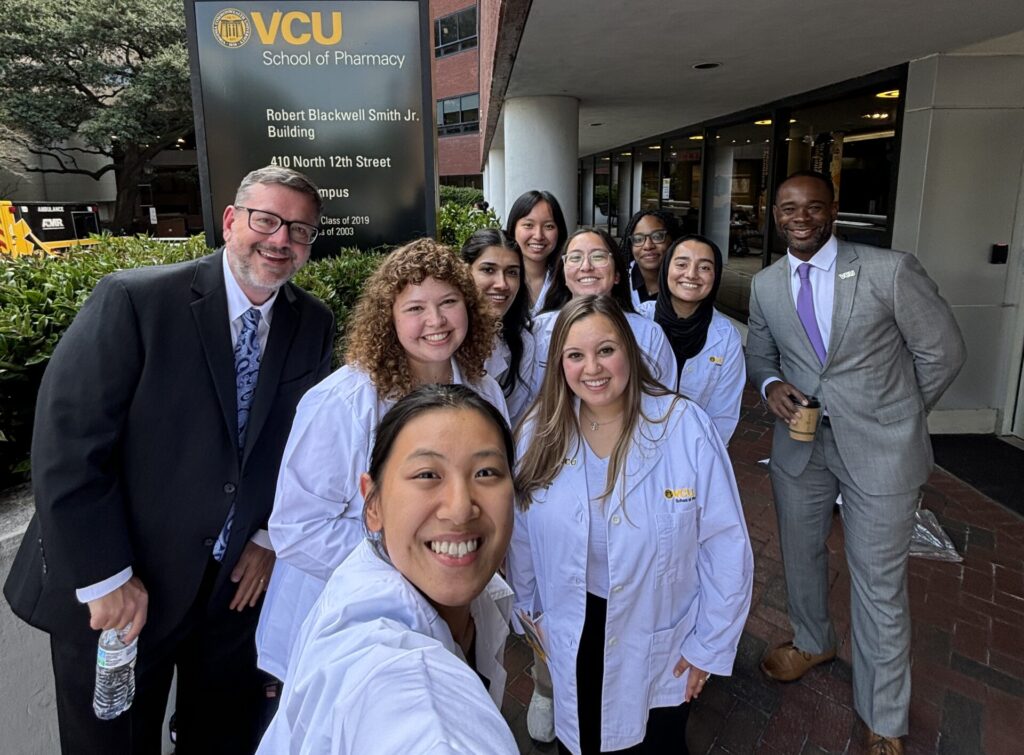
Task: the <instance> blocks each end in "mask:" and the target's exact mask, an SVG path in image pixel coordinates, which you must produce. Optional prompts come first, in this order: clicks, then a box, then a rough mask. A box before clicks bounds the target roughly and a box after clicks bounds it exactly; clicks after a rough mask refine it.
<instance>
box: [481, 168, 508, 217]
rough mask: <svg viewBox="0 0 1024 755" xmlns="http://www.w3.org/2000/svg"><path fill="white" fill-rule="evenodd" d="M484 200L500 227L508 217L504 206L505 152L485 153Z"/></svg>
mask: <svg viewBox="0 0 1024 755" xmlns="http://www.w3.org/2000/svg"><path fill="white" fill-rule="evenodd" d="M484 175H485V176H486V182H485V183H484V199H486V200H487V202H488V203H489V204H490V205H491V209H492V210H494V214H495V215H497V216H498V217H499V218H500V219H501V224H502V226H504V225H505V218H507V217H508V207H506V206H505V150H503V149H492V150H491V151H490V152H488V153H487V167H486V168H484Z"/></svg>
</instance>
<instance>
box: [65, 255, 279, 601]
mask: <svg viewBox="0 0 1024 755" xmlns="http://www.w3.org/2000/svg"><path fill="white" fill-rule="evenodd" d="M221 262H222V264H223V268H224V291H225V293H226V294H227V304H228V324H229V325H230V327H231V348H232V349H234V348H235V344H237V343H238V337H239V336H240V335H242V315H244V314H245V313H246V312H247V311H248V310H250V309H252V308H253V307H255V308H256V309H258V310H259V311H260V324H259V326H258V327H257V328H256V338H257V339H258V340H259V343H260V354H264V353H266V349H267V338H268V337H269V336H270V321H271V319H272V318H273V316H274V302H275V301H277V291H274V293H273V294H271V295H270V298H269V299H267V300H266V301H265V302H263V303H262V304H253V303H252V302H251V301H249V297H247V296H246V295H245V293H244V292H243V291H242V288H241V286H239V285H238V281H237V280H235V274H234V272H232V270H231V268H230V267H229V266H228V253H227V250H226V249H225V250H224V252H223V254H221ZM251 540H252V542H254V543H256V545H259V546H262V547H264V548H266V549H267V550H271V549H272V547H273V546H271V544H270V535H269V534H268V533H267V531H266V530H257V531H256V532H254V533H253V535H252V538H251ZM132 573H133V572H132V567H130V566H128V567H126V568H124V569H122V570H121V571H119V572H118V573H117V574H115V575H114V576H112V577H107V578H106V579H104V580H103V581H102V582H96V583H95V584H92V585H89V586H88V587H83V588H81V589H79V590H75V597H76V598H78V602H79V603H88V602H89V601H90V600H98V599H99V598H102V597H103V596H104V595H109V594H110V593H112V592H113V591H114V590H116V589H117V588H118V587H120V586H121V585H123V584H125V583H126V582H127V581H128V580H129V579H131V578H132Z"/></svg>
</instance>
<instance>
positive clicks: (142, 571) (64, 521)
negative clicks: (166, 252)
mask: <svg viewBox="0 0 1024 755" xmlns="http://www.w3.org/2000/svg"><path fill="white" fill-rule="evenodd" d="M221 254H222V252H221V251H218V252H217V253H215V254H212V255H209V256H207V257H203V258H202V259H199V260H195V261H191V262H185V263H180V264H176V265H169V266H161V267H152V268H143V269H136V270H127V271H123V272H119V273H115V274H113V275H110V276H107V277H106V278H104V279H103V280H102V281H101V282H100V283H99V285H97V287H96V290H95V291H94V292H93V294H92V295H91V296H90V297H89V299H88V301H87V302H86V303H85V305H84V306H83V308H82V310H81V311H80V312H79V314H78V316H77V317H76V318H75V320H74V322H73V323H72V325H71V327H70V328H69V329H68V331H67V333H66V334H65V335H64V337H63V338H62V339H61V341H60V343H59V344H58V346H57V348H56V349H55V351H54V354H53V357H52V359H51V360H50V364H49V365H48V367H47V369H46V373H45V375H44V376H43V381H42V384H41V387H40V390H39V397H38V403H37V407H36V419H35V430H34V437H33V442H32V480H33V492H34V494H35V500H36V515H35V517H33V520H32V522H31V524H30V525H29V529H28V532H27V533H26V536H25V539H24V541H23V542H22V544H21V548H20V550H19V552H18V554H17V556H16V557H15V561H14V564H13V565H12V568H11V573H10V576H9V578H8V580H7V583H6V584H5V586H4V594H5V595H6V596H7V599H8V601H9V602H10V604H11V608H12V609H13V610H14V612H15V613H16V614H17V615H18V616H20V617H21V618H23V619H24V620H25V621H27V622H29V623H30V624H32V625H34V626H36V627H38V628H40V629H43V630H45V631H47V632H50V633H51V634H53V635H55V636H59V635H61V634H62V633H68V634H69V636H70V635H71V634H72V633H77V632H81V631H87V630H88V621H89V619H88V609H87V608H86V607H85V606H83V605H81V604H79V603H78V602H77V600H76V598H75V593H74V591H75V589H76V588H82V587H86V586H88V585H91V584H95V583H97V582H99V581H101V580H104V579H106V578H108V577H111V576H113V575H114V574H117V573H118V572H119V571H121V570H123V569H124V568H125V567H127V566H131V567H132V569H133V571H134V573H135V575H136V576H138V577H139V578H140V579H141V580H142V583H143V584H144V585H145V586H146V589H147V590H148V591H149V595H150V605H149V614H148V619H147V624H146V628H145V629H144V630H143V631H144V635H145V636H146V637H147V638H148V641H149V642H154V641H158V640H159V639H161V638H162V637H165V636H167V634H169V633H170V632H171V630H172V629H173V628H174V627H175V626H177V625H178V624H179V623H180V622H181V620H182V619H183V617H184V616H185V613H186V611H187V610H188V608H189V607H190V606H191V605H192V604H193V602H194V601H195V598H196V595H197V593H198V590H199V586H200V582H201V580H202V577H203V574H204V571H205V569H206V567H207V565H208V563H209V559H210V553H211V550H212V546H213V543H214V541H215V540H216V538H217V535H218V533H219V532H220V529H221V527H222V526H223V524H224V521H225V519H226V517H227V514H228V509H229V508H230V506H231V504H232V503H233V502H234V503H235V504H236V512H235V518H234V524H233V528H232V532H231V537H230V540H229V544H228V550H227V553H226V554H225V556H224V559H223V561H222V568H221V570H220V573H219V575H218V578H217V581H216V583H215V584H214V587H213V593H212V597H211V599H210V600H211V606H217V605H222V606H223V607H224V610H226V606H227V603H228V602H229V601H230V599H231V596H232V595H233V593H234V590H235V585H234V584H232V583H230V582H229V581H228V577H229V576H230V573H231V569H232V568H233V567H234V565H235V563H236V562H237V560H238V557H239V555H240V554H241V552H242V548H243V547H244V546H245V544H246V542H247V541H248V540H249V538H250V537H251V535H252V534H253V532H255V531H256V530H257V529H260V528H261V527H265V526H266V522H267V518H268V516H269V515H270V509H271V505H272V503H273V500H274V488H275V484H276V480H277V471H278V465H279V464H280V460H281V454H282V451H283V450H284V445H285V441H286V440H287V438H288V433H289V430H290V428H291V423H292V418H293V416H294V413H295V405H296V404H297V403H298V401H299V399H300V398H301V397H302V394H303V393H305V391H306V390H307V389H309V388H310V387H311V386H313V385H315V384H316V383H317V382H318V381H319V380H320V379H322V378H323V377H325V376H326V375H327V374H328V372H329V370H330V358H331V349H332V341H333V333H334V326H333V318H332V316H331V313H330V311H329V310H328V309H327V308H326V307H325V306H324V305H323V304H322V303H321V302H319V301H318V300H316V299H315V298H313V297H312V296H310V295H309V294H307V293H306V292H304V291H302V290H301V289H300V288H298V287H296V286H294V285H292V284H290V283H289V284H286V285H285V286H283V287H282V288H281V289H280V291H279V293H278V297H277V300H276V301H275V303H274V310H273V318H272V320H271V327H270V334H269V337H268V340H267V346H266V350H265V352H264V355H263V359H262V362H261V366H260V375H259V380H258V383H257V387H256V395H255V396H254V398H253V404H252V409H251V413H250V418H249V424H248V429H247V431H246V443H245V449H244V451H243V452H242V453H241V454H239V452H238V448H237V442H236V437H237V419H236V410H235V369H234V358H233V349H232V342H231V332H230V325H229V322H228V314H227V298H226V293H225V290H224V273H223V269H222V261H221Z"/></svg>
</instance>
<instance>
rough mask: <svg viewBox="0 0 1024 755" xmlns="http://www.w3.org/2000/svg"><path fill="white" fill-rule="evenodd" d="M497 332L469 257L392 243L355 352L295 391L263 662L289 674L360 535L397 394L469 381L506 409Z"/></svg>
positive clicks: (353, 342) (264, 616) (425, 242)
mask: <svg viewBox="0 0 1024 755" xmlns="http://www.w3.org/2000/svg"><path fill="white" fill-rule="evenodd" d="M496 333H497V321H496V319H495V317H494V316H493V315H492V314H491V312H490V308H489V307H488V306H487V304H485V303H484V301H483V300H482V299H481V297H480V294H479V292H478V291H477V288H476V286H475V284H474V283H473V278H472V276H471V275H470V272H469V268H468V267H467V266H466V265H465V263H463V262H462V260H460V259H459V258H458V256H457V255H456V253H455V252H454V251H453V250H451V249H449V248H448V247H446V246H443V245H441V244H438V243H437V242H436V241H433V240H431V239H420V240H418V241H414V242H412V243H410V244H407V245H406V246H404V247H401V248H399V249H396V250H395V251H393V252H391V254H389V255H388V256H387V257H385V258H384V261H383V262H382V263H381V265H380V267H379V268H378V269H377V270H376V271H375V272H374V274H373V275H372V276H370V278H369V279H368V280H367V282H366V285H365V286H364V289H363V294H362V296H361V297H360V300H359V303H358V305H357V306H356V310H355V312H354V313H353V316H352V319H351V320H350V322H349V326H348V334H347V347H348V348H347V353H346V355H345V356H346V362H347V364H345V366H344V367H342V368H341V369H339V370H337V371H336V372H334V373H333V374H331V375H330V376H329V377H327V378H326V379H325V380H323V381H322V382H320V383H319V384H318V385H316V386H314V387H313V388H312V389H311V390H310V391H309V392H308V393H307V394H306V395H305V396H303V398H302V400H301V401H299V405H298V408H297V409H296V413H295V420H294V422H293V423H292V429H291V433H290V435H289V436H288V443H287V445H286V446H285V450H284V455H283V457H282V459H281V469H280V472H279V474H278V480H277V492H276V495H275V498H274V508H273V511H272V512H271V514H270V526H269V530H270V539H271V542H272V543H273V545H274V550H275V551H276V553H277V563H276V564H275V565H274V572H273V574H272V576H271V579H270V586H269V588H268V590H267V595H266V600H265V602H264V604H263V610H262V612H261V614H260V623H259V626H258V627H257V629H256V648H257V651H258V653H259V656H258V657H259V667H260V668H262V669H263V670H264V671H268V672H269V673H271V674H273V675H274V676H276V677H277V678H278V679H284V677H285V674H286V673H287V668H288V657H289V655H290V653H291V649H292V646H293V645H294V643H295V638H296V636H297V634H298V630H299V627H300V626H301V625H302V621H303V619H304V618H305V617H306V614H307V613H308V612H309V609H310V607H312V605H313V603H314V602H315V601H316V599H317V597H319V595H320V592H321V590H323V587H324V583H325V582H326V581H327V578H328V577H330V576H331V573H332V572H333V571H334V569H335V568H336V567H337V566H338V564H340V563H341V562H342V561H343V560H344V559H345V557H346V556H348V554H349V553H351V552H352V550H353V549H354V548H355V547H356V545H358V544H359V543H360V542H361V541H362V539H363V525H362V521H363V520H362V503H363V502H362V497H361V496H360V495H359V475H360V474H361V473H362V472H364V471H366V469H367V467H368V464H367V460H368V458H369V454H370V448H371V446H372V444H373V433H374V428H376V427H377V423H378V422H380V419H381V417H383V416H384V413H385V412H386V411H387V410H388V409H389V408H390V407H391V406H392V405H393V404H394V403H395V401H397V400H398V399H399V398H401V397H402V396H404V395H405V394H407V393H409V392H410V391H412V390H413V389H414V388H416V387H417V386H418V385H424V384H430V383H465V384H468V385H469V386H470V387H472V388H473V389H474V390H475V391H476V392H477V393H479V394H480V395H482V396H483V397H484V398H486V399H487V400H488V401H490V402H491V403H492V404H494V406H496V407H497V408H498V409H499V410H500V411H501V412H502V413H503V414H505V413H506V410H505V399H504V397H503V396H502V393H501V388H500V387H499V386H498V384H497V383H496V382H495V381H494V379H493V378H492V377H490V376H489V375H486V374H484V361H485V360H486V359H487V357H488V356H489V355H490V353H491V348H492V345H493V343H494V338H495V334H496Z"/></svg>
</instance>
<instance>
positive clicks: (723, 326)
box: [640, 234, 747, 445]
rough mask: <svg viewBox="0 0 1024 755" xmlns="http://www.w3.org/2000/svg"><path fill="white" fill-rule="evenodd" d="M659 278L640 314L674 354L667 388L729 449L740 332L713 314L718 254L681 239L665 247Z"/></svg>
mask: <svg viewBox="0 0 1024 755" xmlns="http://www.w3.org/2000/svg"><path fill="white" fill-rule="evenodd" d="M658 279H659V291H658V297H657V301H656V302H647V303H645V304H643V305H641V308H640V311H641V312H642V313H643V314H644V315H646V316H647V317H651V318H653V319H654V321H655V322H656V323H658V325H660V326H661V328H662V330H664V331H665V335H666V336H668V342H669V344H671V346H672V353H673V354H675V358H676V368H677V370H678V373H677V376H676V378H675V379H674V380H670V381H668V382H667V383H666V384H667V385H669V386H675V387H676V389H677V390H678V391H679V392H680V393H681V394H683V395H684V396H686V397H687V398H689V399H691V400H692V401H696V402H697V403H698V404H699V405H700V406H701V408H702V409H704V411H706V412H707V413H708V415H709V416H710V417H711V421H712V422H713V423H714V424H715V428H716V429H717V430H718V432H719V434H720V435H721V436H722V440H723V441H724V442H725V443H726V444H727V445H728V443H729V439H730V438H732V434H733V432H734V431H735V430H736V423H737V422H739V419H740V402H741V400H742V398H743V386H744V384H745V383H746V380H747V368H746V365H745V363H744V359H743V343H742V341H741V340H740V334H739V331H738V330H736V326H735V325H733V324H732V322H731V321H730V320H729V318H728V317H726V316H725V315H723V314H721V313H720V312H718V310H716V309H715V296H716V295H717V294H718V287H719V285H720V284H721V280H722V252H721V251H720V250H719V249H718V246H717V245H716V244H715V242H713V241H712V240H711V239H708V238H705V237H704V236H698V235H696V234H690V235H687V236H683V237H682V238H681V239H679V240H678V241H676V242H675V243H674V244H672V246H671V247H669V250H668V253H667V254H666V255H665V259H664V261H663V262H662V265H661V269H660V271H659V274H658Z"/></svg>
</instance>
